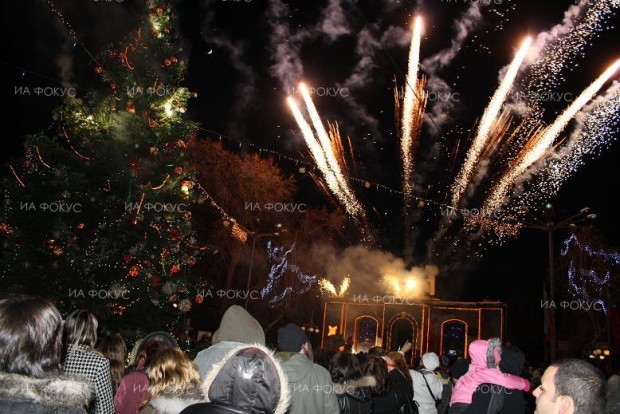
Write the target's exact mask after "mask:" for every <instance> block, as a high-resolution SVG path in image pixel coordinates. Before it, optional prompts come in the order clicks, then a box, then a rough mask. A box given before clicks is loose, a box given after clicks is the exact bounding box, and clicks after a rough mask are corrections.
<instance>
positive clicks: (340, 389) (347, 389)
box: [334, 376, 377, 395]
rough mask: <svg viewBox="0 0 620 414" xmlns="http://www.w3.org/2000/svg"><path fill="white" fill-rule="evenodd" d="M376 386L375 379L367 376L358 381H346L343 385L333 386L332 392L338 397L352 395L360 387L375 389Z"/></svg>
mask: <svg viewBox="0 0 620 414" xmlns="http://www.w3.org/2000/svg"><path fill="white" fill-rule="evenodd" d="M376 385H377V380H376V379H375V377H372V376H367V377H362V378H360V379H358V380H354V381H347V382H346V383H344V384H334V392H335V393H336V394H338V395H342V394H353V393H354V392H355V390H356V389H357V388H362V387H371V388H372V387H375V386H376Z"/></svg>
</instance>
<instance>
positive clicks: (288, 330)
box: [278, 323, 308, 352]
mask: <svg viewBox="0 0 620 414" xmlns="http://www.w3.org/2000/svg"><path fill="white" fill-rule="evenodd" d="M306 342H308V337H307V336H306V333H305V332H304V331H303V330H302V329H301V328H300V327H299V326H298V325H295V324H294V323H289V324H287V325H285V326H283V327H281V328H280V329H278V349H279V350H280V351H282V352H299V351H301V348H302V347H303V346H304V344H305V343H306Z"/></svg>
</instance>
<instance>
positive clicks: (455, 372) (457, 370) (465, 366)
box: [450, 358, 469, 381]
mask: <svg viewBox="0 0 620 414" xmlns="http://www.w3.org/2000/svg"><path fill="white" fill-rule="evenodd" d="M468 370H469V361H468V360H466V359H465V358H458V359H457V360H456V361H454V363H452V366H451V367H450V376H451V377H452V380H453V381H458V380H459V379H460V378H461V377H462V376H463V375H465V374H466V373H467V371H468Z"/></svg>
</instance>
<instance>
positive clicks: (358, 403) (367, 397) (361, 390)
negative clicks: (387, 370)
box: [334, 376, 377, 414]
mask: <svg viewBox="0 0 620 414" xmlns="http://www.w3.org/2000/svg"><path fill="white" fill-rule="evenodd" d="M376 383H377V381H376V380H375V378H374V377H371V376H368V377H362V378H360V379H358V380H355V381H348V382H346V383H345V384H334V391H335V392H336V396H337V397H338V406H339V408H340V414H370V413H371V412H372V394H371V388H372V387H374V386H375V385H376Z"/></svg>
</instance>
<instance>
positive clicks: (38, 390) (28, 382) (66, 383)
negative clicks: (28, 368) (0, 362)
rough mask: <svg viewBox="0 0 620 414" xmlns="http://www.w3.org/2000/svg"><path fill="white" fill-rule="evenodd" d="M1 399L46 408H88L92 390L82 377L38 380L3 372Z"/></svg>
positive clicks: (61, 376) (65, 376)
mask: <svg viewBox="0 0 620 414" xmlns="http://www.w3.org/2000/svg"><path fill="white" fill-rule="evenodd" d="M0 399H2V400H21V401H29V402H32V403H34V404H40V405H43V406H46V407H87V406H88V404H89V402H90V399H91V389H90V384H89V383H88V382H87V381H86V380H85V379H84V378H82V377H74V376H71V375H54V376H50V377H48V378H41V379H39V378H33V377H27V376H25V375H19V374H7V373H4V372H0Z"/></svg>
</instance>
